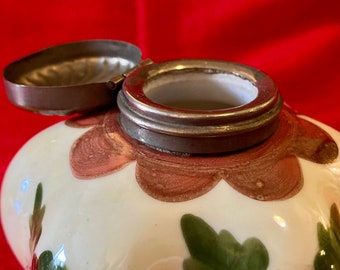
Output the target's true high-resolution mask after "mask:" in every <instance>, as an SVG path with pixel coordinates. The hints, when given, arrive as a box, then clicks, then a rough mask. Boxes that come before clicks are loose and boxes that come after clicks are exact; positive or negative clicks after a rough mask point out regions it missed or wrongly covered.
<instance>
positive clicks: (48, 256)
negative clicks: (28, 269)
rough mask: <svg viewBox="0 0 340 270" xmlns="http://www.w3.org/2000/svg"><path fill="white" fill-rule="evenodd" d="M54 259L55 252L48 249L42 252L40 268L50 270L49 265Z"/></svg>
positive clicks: (40, 269) (39, 261) (39, 262)
mask: <svg viewBox="0 0 340 270" xmlns="http://www.w3.org/2000/svg"><path fill="white" fill-rule="evenodd" d="M51 261H53V254H52V252H51V251H49V250H46V251H44V252H43V253H41V254H40V256H39V260H38V270H49V269H50V268H49V267H48V265H49V264H50V262H51Z"/></svg>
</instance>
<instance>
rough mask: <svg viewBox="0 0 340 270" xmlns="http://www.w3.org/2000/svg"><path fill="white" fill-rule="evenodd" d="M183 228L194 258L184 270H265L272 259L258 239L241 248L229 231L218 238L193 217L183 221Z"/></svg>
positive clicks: (199, 219)
mask: <svg viewBox="0 0 340 270" xmlns="http://www.w3.org/2000/svg"><path fill="white" fill-rule="evenodd" d="M181 228H182V232H183V236H184V239H185V242H186V244H187V247H188V249H189V252H190V255H191V258H188V259H186V260H184V262H183V267H184V269H185V270H228V269H232V270H250V269H251V270H265V269H267V267H268V264H269V255H268V252H267V250H266V248H265V246H264V245H263V244H262V243H261V241H260V240H258V239H257V238H249V239H247V240H246V241H245V242H244V244H243V245H241V244H240V243H239V242H237V240H236V239H235V237H234V236H233V235H232V234H231V233H230V232H228V231H226V230H222V231H221V232H220V233H219V234H217V233H216V232H215V231H214V230H213V229H212V228H211V227H210V226H209V225H208V224H207V223H206V222H205V221H204V220H202V219H201V218H199V217H196V216H194V215H191V214H186V215H184V216H183V217H182V219H181Z"/></svg>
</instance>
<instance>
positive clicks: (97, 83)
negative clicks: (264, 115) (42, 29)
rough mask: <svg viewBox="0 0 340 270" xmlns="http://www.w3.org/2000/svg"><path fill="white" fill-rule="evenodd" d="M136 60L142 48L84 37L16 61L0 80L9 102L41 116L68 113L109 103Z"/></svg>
mask: <svg viewBox="0 0 340 270" xmlns="http://www.w3.org/2000/svg"><path fill="white" fill-rule="evenodd" d="M140 62H141V51H140V49H139V48H138V47H136V46H135V45H133V44H130V43H127V42H122V41H113V40H87V41H80V42H74V43H67V44H62V45H57V46H53V47H50V48H47V49H44V50H41V51H39V52H36V53H34V54H31V55H29V56H27V57H24V58H22V59H20V60H18V61H15V62H13V63H11V64H9V65H8V66H7V67H6V68H5V70H4V73H3V78H4V81H5V89H6V93H7V96H8V98H9V100H10V101H11V102H12V103H13V104H14V105H16V106H18V107H20V108H23V109H25V110H29V111H34V112H38V113H41V114H48V115H69V114H74V113H86V112H89V111H93V110H96V109H99V108H105V107H108V106H110V105H111V106H112V104H114V103H115V102H116V94H117V91H116V90H117V89H120V87H121V83H122V81H123V80H124V78H125V77H126V75H127V74H128V73H129V72H130V71H131V70H133V69H134V68H135V67H136V66H137V65H138V64H140ZM148 62H149V61H146V62H143V64H145V63H148Z"/></svg>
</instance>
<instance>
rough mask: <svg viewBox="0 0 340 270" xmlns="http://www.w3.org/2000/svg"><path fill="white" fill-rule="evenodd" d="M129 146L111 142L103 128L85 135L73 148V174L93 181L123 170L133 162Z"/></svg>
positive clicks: (93, 129) (71, 153)
mask: <svg viewBox="0 0 340 270" xmlns="http://www.w3.org/2000/svg"><path fill="white" fill-rule="evenodd" d="M130 152H131V149H130V148H129V145H126V144H125V142H124V141H122V140H119V136H117V140H111V139H110V138H109V137H108V136H107V135H106V133H105V132H104V128H103V127H102V126H97V127H94V128H92V129H91V130H89V131H87V132H86V133H85V134H83V135H82V136H81V137H80V138H79V139H78V140H77V141H76V142H75V143H74V144H73V146H72V149H71V152H70V163H71V168H72V171H73V174H74V175H75V176H76V177H77V178H80V179H93V178H96V177H99V176H103V175H107V174H110V173H113V172H115V171H117V170H119V169H121V168H122V167H123V166H124V165H126V164H127V163H129V162H131V158H130V155H129V154H127V153H130Z"/></svg>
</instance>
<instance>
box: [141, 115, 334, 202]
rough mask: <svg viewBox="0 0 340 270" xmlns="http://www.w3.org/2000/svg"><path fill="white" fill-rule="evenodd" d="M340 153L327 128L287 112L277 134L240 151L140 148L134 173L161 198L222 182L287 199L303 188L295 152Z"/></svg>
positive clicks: (261, 196) (191, 194) (177, 197)
mask: <svg viewBox="0 0 340 270" xmlns="http://www.w3.org/2000/svg"><path fill="white" fill-rule="evenodd" d="M337 155H338V148H337V146H336V144H335V142H334V141H333V140H332V138H331V137H330V136H329V135H328V134H327V133H326V132H325V131H323V130H322V129H320V128H319V127H317V126H315V125H314V124H312V123H309V122H307V121H305V120H303V119H300V118H298V117H297V116H296V115H295V114H292V113H289V112H288V111H286V110H283V112H282V113H281V115H280V120H279V127H278V130H277V132H276V133H275V134H274V135H272V136H271V137H270V138H269V139H268V140H266V141H265V142H263V143H262V144H260V145H258V146H256V147H253V148H250V149H248V150H244V151H240V152H239V153H232V154H230V155H223V156H215V157H213V156H210V157H202V156H190V157H180V156H172V155H169V154H166V153H161V152H158V151H156V150H152V149H150V148H147V147H145V146H140V147H139V149H138V153H137V170H136V176H137V181H138V183H139V185H140V186H141V188H142V189H143V190H144V191H145V192H146V193H148V194H149V195H150V196H152V197H154V198H156V199H158V200H163V201H183V200H190V199H193V198H195V197H198V196H201V195H203V194H204V193H206V192H208V191H209V190H211V189H212V188H213V187H214V186H215V185H216V184H217V183H218V181H220V180H225V181H227V182H228V183H229V184H230V185H231V186H232V187H233V188H234V189H236V190H237V191H239V192H240V193H242V194H244V195H246V196H248V197H250V198H253V199H256V200H265V201H268V200H283V199H288V198H290V197H292V196H294V195H295V194H297V193H298V192H299V191H300V189H301V188H302V186H303V175H302V171H301V168H300V165H299V162H298V159H297V157H296V156H301V157H302V158H306V159H308V160H311V161H314V162H317V163H326V162H331V161H332V160H334V159H335V158H336V157H337Z"/></svg>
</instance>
